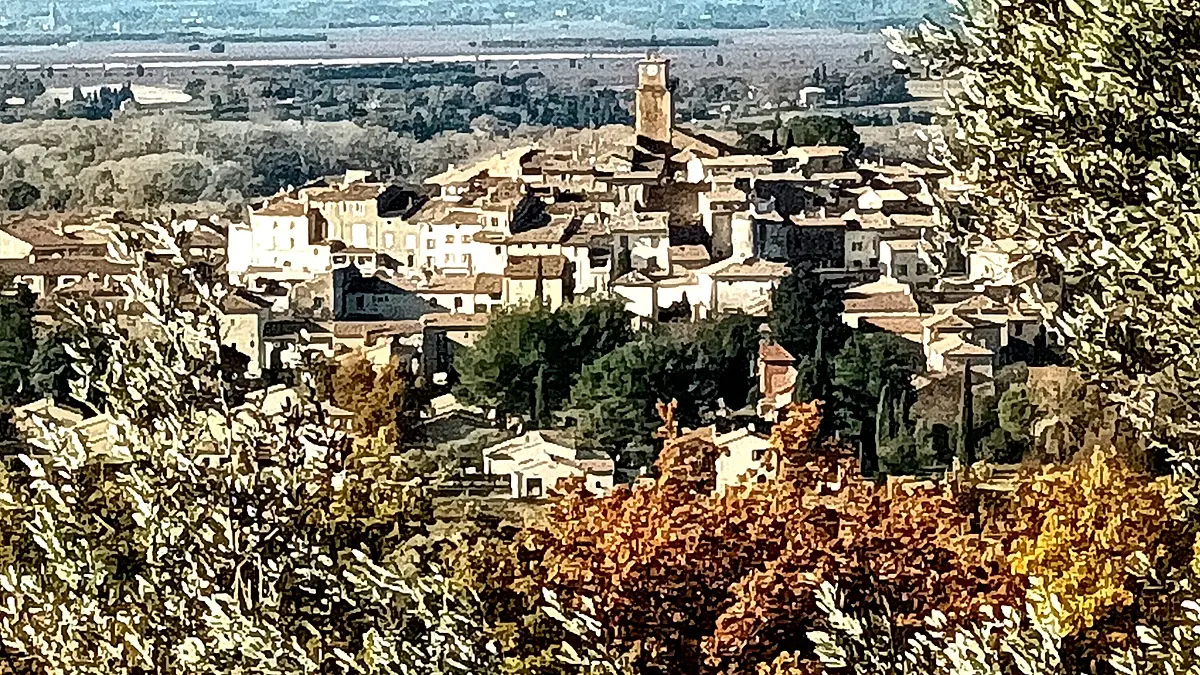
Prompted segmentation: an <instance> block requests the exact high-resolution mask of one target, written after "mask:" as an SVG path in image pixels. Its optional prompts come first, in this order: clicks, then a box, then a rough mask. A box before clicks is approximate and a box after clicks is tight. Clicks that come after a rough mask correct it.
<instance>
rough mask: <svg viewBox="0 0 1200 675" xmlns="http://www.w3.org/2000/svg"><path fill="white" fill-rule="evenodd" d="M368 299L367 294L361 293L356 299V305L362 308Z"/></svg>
mask: <svg viewBox="0 0 1200 675" xmlns="http://www.w3.org/2000/svg"><path fill="white" fill-rule="evenodd" d="M366 300H367V298H366V296H363V295H360V296H358V297H357V298H355V299H354V305H355V306H356V307H358V308H359V309H362V308H363V303H364V302H366Z"/></svg>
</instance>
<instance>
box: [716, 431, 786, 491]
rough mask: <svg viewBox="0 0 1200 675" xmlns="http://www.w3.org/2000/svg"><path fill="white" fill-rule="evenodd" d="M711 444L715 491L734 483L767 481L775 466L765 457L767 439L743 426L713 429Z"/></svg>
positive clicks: (767, 450)
mask: <svg viewBox="0 0 1200 675" xmlns="http://www.w3.org/2000/svg"><path fill="white" fill-rule="evenodd" d="M712 442H713V445H714V446H716V449H717V459H716V462H715V465H716V472H717V478H716V492H717V493H718V494H720V493H722V492H725V491H726V490H728V489H729V488H731V487H734V486H738V485H753V484H756V483H762V482H764V481H768V480H771V479H772V478H774V477H775V471H776V468H775V466H774V462H773V461H771V459H772V458H771V457H770V456H769V455H770V453H771V441H770V439H769V438H767V437H765V436H762V435H759V434H756V433H754V431H753V430H752V429H748V428H744V429H737V430H734V431H731V432H729V433H725V434H721V433H717V432H716V431H715V430H714V431H713V436H712Z"/></svg>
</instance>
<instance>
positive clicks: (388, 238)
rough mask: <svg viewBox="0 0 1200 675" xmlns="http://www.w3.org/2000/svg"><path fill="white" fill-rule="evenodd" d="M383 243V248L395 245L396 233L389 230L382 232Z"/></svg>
mask: <svg viewBox="0 0 1200 675" xmlns="http://www.w3.org/2000/svg"><path fill="white" fill-rule="evenodd" d="M383 245H384V247H385V248H391V247H393V246H395V245H396V235H394V234H392V233H391V232H384V233H383Z"/></svg>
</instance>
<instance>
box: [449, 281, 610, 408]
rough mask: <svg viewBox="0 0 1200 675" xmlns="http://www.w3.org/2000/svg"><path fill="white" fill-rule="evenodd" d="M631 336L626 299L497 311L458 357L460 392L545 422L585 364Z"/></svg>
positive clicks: (469, 399) (466, 398)
mask: <svg viewBox="0 0 1200 675" xmlns="http://www.w3.org/2000/svg"><path fill="white" fill-rule="evenodd" d="M632 338H633V330H632V328H631V327H630V322H629V317H628V315H627V314H626V312H625V308H624V305H622V304H621V303H619V302H614V301H607V300H605V301H597V302H593V303H588V304H576V305H566V306H564V307H562V308H560V309H558V310H556V311H553V312H552V311H550V310H548V309H546V308H545V307H542V306H536V307H532V308H523V309H515V310H506V311H502V312H498V313H496V314H493V315H492V317H491V320H490V322H489V323H488V329H487V331H486V332H485V333H484V334H483V336H481V337H480V339H479V341H478V342H476V343H475V345H474V346H473V347H471V348H470V349H468V350H466V351H465V352H462V353H460V355H459V357H458V358H457V359H456V360H455V364H454V367H455V370H456V371H457V373H458V377H459V381H458V386H457V388H456V395H457V396H459V398H460V399H461V400H463V401H464V402H467V403H470V404H473V405H483V406H495V407H496V408H498V409H499V410H500V411H501V412H503V413H507V414H516V415H524V416H526V417H528V418H530V419H534V418H535V417H536V421H538V422H542V423H544V422H547V421H548V420H549V412H550V411H551V410H558V409H561V408H562V407H563V404H565V403H566V401H567V399H568V397H569V396H570V392H571V384H572V382H573V381H574V379H575V377H576V376H577V375H578V374H579V372H580V371H581V370H582V369H583V367H584V366H585V365H586V364H589V363H591V362H592V361H595V360H596V359H597V358H599V357H601V356H602V355H604V354H608V353H609V352H611V351H613V350H614V349H617V348H618V347H620V346H621V345H623V344H625V343H627V342H629V341H630V340H631V339H632ZM539 392H540V399H541V404H540V405H539V401H538V399H539V396H538V393H539ZM535 413H536V414H535Z"/></svg>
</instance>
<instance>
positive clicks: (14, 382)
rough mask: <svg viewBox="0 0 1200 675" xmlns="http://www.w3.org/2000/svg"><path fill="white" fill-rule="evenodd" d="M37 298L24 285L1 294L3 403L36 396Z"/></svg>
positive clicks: (0, 381)
mask: <svg viewBox="0 0 1200 675" xmlns="http://www.w3.org/2000/svg"><path fill="white" fill-rule="evenodd" d="M33 301H34V296H33V294H32V293H31V292H30V291H29V288H28V287H27V286H24V285H21V286H18V287H17V290H16V291H15V293H13V294H0V403H7V404H9V405H20V404H22V403H26V402H28V401H29V400H31V398H32V394H33V386H32V382H31V381H30V377H31V376H30V372H29V364H30V361H31V360H32V359H33V352H34V349H35V345H36V343H35V341H34V333H33Z"/></svg>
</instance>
